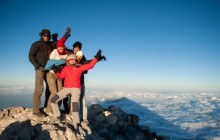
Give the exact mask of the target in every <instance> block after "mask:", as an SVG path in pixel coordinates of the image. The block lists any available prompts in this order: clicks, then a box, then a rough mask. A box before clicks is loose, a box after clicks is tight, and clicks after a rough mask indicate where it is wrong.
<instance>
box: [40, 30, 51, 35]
mask: <svg viewBox="0 0 220 140" xmlns="http://www.w3.org/2000/svg"><path fill="white" fill-rule="evenodd" d="M44 34H48V35H50V30H48V29H43V30H42V31H41V32H40V33H39V35H40V36H42V35H44Z"/></svg>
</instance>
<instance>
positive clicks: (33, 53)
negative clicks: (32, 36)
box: [29, 43, 40, 69]
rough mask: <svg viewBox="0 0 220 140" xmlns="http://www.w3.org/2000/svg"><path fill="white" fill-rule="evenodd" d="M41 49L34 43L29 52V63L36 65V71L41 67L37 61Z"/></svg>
mask: <svg viewBox="0 0 220 140" xmlns="http://www.w3.org/2000/svg"><path fill="white" fill-rule="evenodd" d="M39 48H40V47H39V46H38V45H37V44H36V43H33V44H32V46H31V49H30V52H29V61H30V62H31V63H32V64H33V65H34V67H35V69H37V68H38V67H40V64H39V63H38V62H37V60H36V56H37V53H38V51H39Z"/></svg>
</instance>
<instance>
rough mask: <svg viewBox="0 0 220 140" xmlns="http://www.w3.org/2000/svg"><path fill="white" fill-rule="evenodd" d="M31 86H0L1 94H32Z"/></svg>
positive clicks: (32, 88)
mask: <svg viewBox="0 0 220 140" xmlns="http://www.w3.org/2000/svg"><path fill="white" fill-rule="evenodd" d="M33 91H34V87H33V86H10V87H9V86H6V87H0V94H1V95H28V94H33Z"/></svg>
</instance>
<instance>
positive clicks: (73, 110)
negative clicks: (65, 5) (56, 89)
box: [72, 102, 78, 112]
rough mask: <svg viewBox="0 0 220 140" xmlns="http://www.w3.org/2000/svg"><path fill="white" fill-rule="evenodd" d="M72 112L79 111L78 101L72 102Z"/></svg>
mask: <svg viewBox="0 0 220 140" xmlns="http://www.w3.org/2000/svg"><path fill="white" fill-rule="evenodd" d="M72 112H78V102H72Z"/></svg>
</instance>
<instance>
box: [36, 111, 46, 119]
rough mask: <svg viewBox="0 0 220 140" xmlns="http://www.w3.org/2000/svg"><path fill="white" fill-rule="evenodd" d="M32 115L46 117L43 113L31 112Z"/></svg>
mask: <svg viewBox="0 0 220 140" xmlns="http://www.w3.org/2000/svg"><path fill="white" fill-rule="evenodd" d="M33 116H36V117H39V118H43V117H46V116H45V115H44V114H43V113H40V112H39V113H33Z"/></svg>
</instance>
